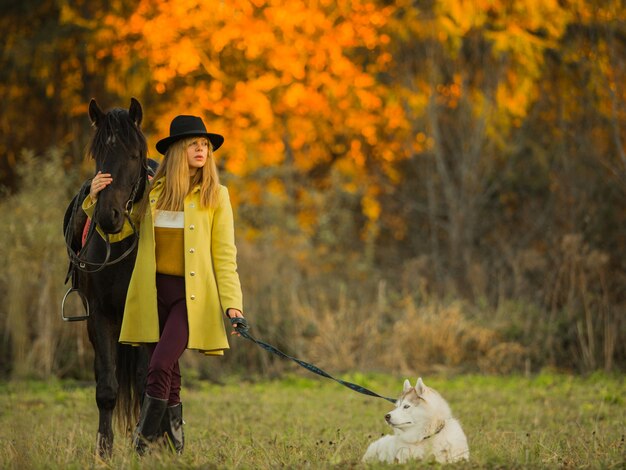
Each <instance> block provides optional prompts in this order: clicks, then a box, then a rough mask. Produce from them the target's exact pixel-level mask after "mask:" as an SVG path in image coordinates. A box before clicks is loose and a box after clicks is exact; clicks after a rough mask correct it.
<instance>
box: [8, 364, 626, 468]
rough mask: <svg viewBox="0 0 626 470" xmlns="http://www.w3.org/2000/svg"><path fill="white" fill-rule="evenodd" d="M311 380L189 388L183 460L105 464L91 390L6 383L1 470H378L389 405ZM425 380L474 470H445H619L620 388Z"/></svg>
mask: <svg viewBox="0 0 626 470" xmlns="http://www.w3.org/2000/svg"><path fill="white" fill-rule="evenodd" d="M308 377H309V376H306V377H300V376H293V377H291V378H286V379H283V380H280V381H272V382H263V381H262V382H248V381H243V382H238V381H237V382H235V381H233V382H232V383H226V384H224V385H215V384H207V383H201V382H192V383H187V384H186V386H185V388H184V389H183V399H184V406H185V421H186V426H185V433H186V449H185V453H184V455H183V456H182V457H178V458H176V457H172V456H170V455H168V454H153V455H151V456H148V457H146V458H143V459H141V460H139V459H138V458H136V457H135V456H134V454H133V452H132V449H131V448H130V446H129V444H128V438H126V437H124V436H123V434H122V433H120V432H118V433H117V435H116V443H115V450H114V457H113V458H112V460H111V461H110V462H109V463H108V464H104V463H102V462H96V461H95V459H94V457H93V455H94V441H95V435H96V426H97V410H96V405H95V400H94V394H95V392H94V386H93V384H76V383H72V382H53V383H44V382H20V383H3V384H0V468H15V469H24V468H75V469H78V468H90V467H91V468H99V467H100V468H106V467H108V468H280V467H287V468H303V467H304V468H330V467H332V468H378V467H379V466H369V467H368V466H365V465H362V464H361V463H360V459H361V456H362V455H363V452H364V451H365V449H366V447H367V445H368V443H369V442H371V441H372V440H373V439H375V438H377V437H378V436H380V435H381V434H383V433H387V432H388V431H389V429H388V427H387V426H386V425H385V423H384V421H383V415H384V414H385V413H386V412H387V411H388V410H389V409H390V406H391V405H390V404H389V403H388V402H386V401H383V400H379V399H374V398H369V397H365V396H363V395H359V394H357V393H355V392H352V391H350V390H348V389H346V388H343V387H341V386H340V385H338V384H336V383H334V382H331V381H325V380H316V379H310V378H308ZM346 378H347V379H348V380H351V381H354V382H357V383H360V384H362V385H364V386H367V387H369V388H372V389H374V390H375V391H377V392H378V393H380V394H382V395H387V396H392V397H394V396H396V395H398V394H399V392H400V389H401V386H402V378H399V377H388V376H370V375H368V376H364V375H360V374H359V375H353V376H348V377H346ZM414 379H415V378H414V377H412V378H411V381H412V382H414ZM424 380H425V382H426V384H427V385H429V386H432V387H434V388H436V389H438V390H439V391H440V392H441V394H442V395H443V396H444V397H445V398H446V399H447V400H448V401H449V402H450V404H451V407H452V410H453V412H454V414H455V415H456V417H457V418H459V419H460V421H461V422H462V425H463V427H464V430H465V433H466V434H467V436H468V441H469V445H470V451H471V461H470V463H469V464H462V465H453V466H451V467H452V468H555V467H578V468H620V469H623V468H625V465H626V463H625V459H626V444H625V442H624V434H625V433H626V424H625V423H626V383H625V378H624V377H623V376H613V377H607V376H604V375H596V376H592V377H589V378H584V379H583V378H577V377H571V376H563V375H546V374H542V375H539V376H536V377H534V378H530V379H526V378H521V377H482V376H458V377H454V378H449V379H446V378H444V377H424ZM422 465H423V467H424V468H426V467H428V466H432V463H431V464H430V465H429V464H428V463H424V464H422ZM416 466H418V467H419V466H420V465H416V464H412V465H411V468H415V467H416ZM380 467H381V468H384V467H387V466H384V465H381V466H380Z"/></svg>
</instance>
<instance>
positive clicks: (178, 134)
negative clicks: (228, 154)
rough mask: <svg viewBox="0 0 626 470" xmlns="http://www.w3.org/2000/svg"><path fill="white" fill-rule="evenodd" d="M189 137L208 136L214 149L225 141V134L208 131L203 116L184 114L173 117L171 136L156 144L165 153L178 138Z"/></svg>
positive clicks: (159, 150) (160, 151)
mask: <svg viewBox="0 0 626 470" xmlns="http://www.w3.org/2000/svg"><path fill="white" fill-rule="evenodd" d="M187 137H206V138H207V139H209V141H210V142H211V145H212V146H213V150H214V151H215V150H217V149H218V148H220V147H221V145H222V144H223V143H224V136H221V135H219V134H213V133H211V132H207V131H206V127H205V125H204V122H202V118H199V117H198V116H188V115H185V114H182V115H180V116H176V117H175V118H174V119H172V123H171V124H170V135H169V137H166V138H164V139H161V140H159V141H158V142H157V144H156V149H157V150H158V152H159V153H161V154H163V155H165V152H167V149H168V147H169V146H170V145H172V144H173V143H174V142H176V141H177V140H180V139H185V138H187Z"/></svg>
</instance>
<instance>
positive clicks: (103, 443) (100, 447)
mask: <svg viewBox="0 0 626 470" xmlns="http://www.w3.org/2000/svg"><path fill="white" fill-rule="evenodd" d="M112 444H113V443H112V442H109V440H108V439H107V438H106V437H105V436H103V435H102V434H100V433H98V435H97V436H96V458H97V459H102V460H109V459H110V458H111V455H112V453H113V445H112Z"/></svg>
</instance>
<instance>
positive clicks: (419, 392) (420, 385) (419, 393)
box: [415, 377, 426, 397]
mask: <svg viewBox="0 0 626 470" xmlns="http://www.w3.org/2000/svg"><path fill="white" fill-rule="evenodd" d="M415 391H416V392H417V396H419V397H421V396H422V395H424V392H425V391H426V385H424V382H422V378H421V377H420V378H418V379H417V383H416V384H415Z"/></svg>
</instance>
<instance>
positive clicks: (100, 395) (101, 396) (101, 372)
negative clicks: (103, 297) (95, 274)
mask: <svg viewBox="0 0 626 470" xmlns="http://www.w3.org/2000/svg"><path fill="white" fill-rule="evenodd" d="M103 317H104V315H102V312H100V311H97V312H94V314H92V315H91V316H90V317H89V320H91V321H90V322H89V325H88V326H89V337H90V339H91V342H92V344H93V347H94V353H95V360H94V369H95V375H96V403H97V404H98V411H99V414H100V419H99V422H98V435H97V438H96V455H97V456H99V457H100V458H102V459H108V458H109V457H111V453H112V450H113V410H114V409H115V403H116V401H117V389H118V383H117V379H116V377H115V362H116V359H117V358H116V355H117V338H118V333H116V332H115V331H114V330H115V328H113V327H112V325H111V324H110V322H109V321H108V319H107V318H103Z"/></svg>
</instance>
